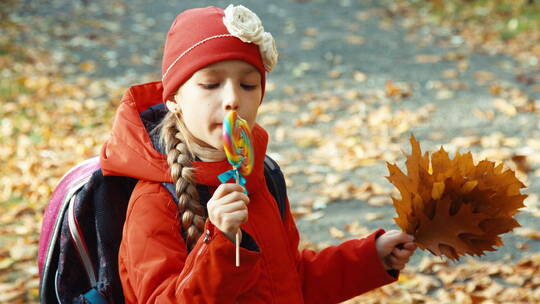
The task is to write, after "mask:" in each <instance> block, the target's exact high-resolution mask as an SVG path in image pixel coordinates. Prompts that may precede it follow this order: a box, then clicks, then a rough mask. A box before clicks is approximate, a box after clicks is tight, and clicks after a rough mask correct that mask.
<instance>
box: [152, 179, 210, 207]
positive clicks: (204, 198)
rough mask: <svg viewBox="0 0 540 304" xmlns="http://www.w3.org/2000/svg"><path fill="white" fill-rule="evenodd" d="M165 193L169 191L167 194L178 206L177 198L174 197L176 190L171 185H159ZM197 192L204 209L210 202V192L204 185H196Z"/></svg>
mask: <svg viewBox="0 0 540 304" xmlns="http://www.w3.org/2000/svg"><path fill="white" fill-rule="evenodd" d="M161 184H162V185H163V187H165V189H167V191H169V194H170V195H171V196H172V198H173V200H174V202H175V203H176V204H177V205H178V198H177V197H176V189H175V186H174V184H173V183H161ZM197 192H198V193H199V198H200V200H201V204H202V205H203V206H205V207H206V204H207V203H208V201H209V200H210V192H209V191H208V187H206V186H204V185H197Z"/></svg>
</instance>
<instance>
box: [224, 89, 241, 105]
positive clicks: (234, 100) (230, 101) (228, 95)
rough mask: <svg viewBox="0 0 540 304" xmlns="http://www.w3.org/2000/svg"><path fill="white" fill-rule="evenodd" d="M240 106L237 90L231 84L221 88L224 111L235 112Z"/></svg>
mask: <svg viewBox="0 0 540 304" xmlns="http://www.w3.org/2000/svg"><path fill="white" fill-rule="evenodd" d="M239 105H240V96H239V92H238V89H237V88H236V87H235V86H234V84H233V83H232V82H228V83H226V84H225V85H224V86H223V108H224V109H225V110H226V111H230V110H237V109H238V106H239Z"/></svg>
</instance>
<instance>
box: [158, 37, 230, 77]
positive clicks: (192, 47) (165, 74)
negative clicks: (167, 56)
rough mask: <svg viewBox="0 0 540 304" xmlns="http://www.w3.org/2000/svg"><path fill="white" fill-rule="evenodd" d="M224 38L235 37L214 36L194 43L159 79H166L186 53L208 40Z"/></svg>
mask: <svg viewBox="0 0 540 304" xmlns="http://www.w3.org/2000/svg"><path fill="white" fill-rule="evenodd" d="M225 37H235V36H233V35H231V34H221V35H216V36H211V37H208V38H205V39H203V40H201V41H199V42H197V43H195V44H194V45H192V46H191V47H190V48H189V49H187V50H185V51H184V52H183V53H182V54H180V55H179V56H178V57H177V58H176V59H175V60H174V61H173V63H171V65H169V67H168V68H167V70H166V71H165V73H163V76H162V77H161V79H162V80H165V77H167V74H168V73H169V71H170V70H171V69H172V67H173V66H174V65H175V64H176V63H177V62H178V60H180V59H181V58H182V57H184V56H185V55H186V54H187V53H189V52H191V50H193V49H194V48H196V47H198V46H199V45H201V44H203V43H205V42H207V41H209V40H212V39H216V38H225Z"/></svg>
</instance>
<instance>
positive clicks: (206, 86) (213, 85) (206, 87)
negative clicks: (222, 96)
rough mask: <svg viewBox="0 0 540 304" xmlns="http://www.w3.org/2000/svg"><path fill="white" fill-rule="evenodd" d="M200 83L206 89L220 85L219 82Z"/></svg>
mask: <svg viewBox="0 0 540 304" xmlns="http://www.w3.org/2000/svg"><path fill="white" fill-rule="evenodd" d="M199 85H200V86H201V87H203V88H204V89H206V90H211V89H215V88H217V87H219V83H201V84H199Z"/></svg>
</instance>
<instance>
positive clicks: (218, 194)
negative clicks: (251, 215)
mask: <svg viewBox="0 0 540 304" xmlns="http://www.w3.org/2000/svg"><path fill="white" fill-rule="evenodd" d="M248 204H249V197H248V196H247V195H246V194H245V193H244V188H243V187H242V186H240V185H237V184H231V183H227V184H221V185H219V187H218V188H217V189H216V191H215V192H214V195H212V198H211V199H210V200H209V201H208V205H207V207H208V218H209V219H210V222H212V224H214V225H215V226H216V227H217V228H218V229H219V230H221V232H223V234H225V236H226V237H227V238H228V239H229V240H231V242H233V243H234V242H235V235H236V232H237V231H238V230H239V229H240V225H242V224H243V223H245V222H247V220H248V208H247V205H248Z"/></svg>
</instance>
